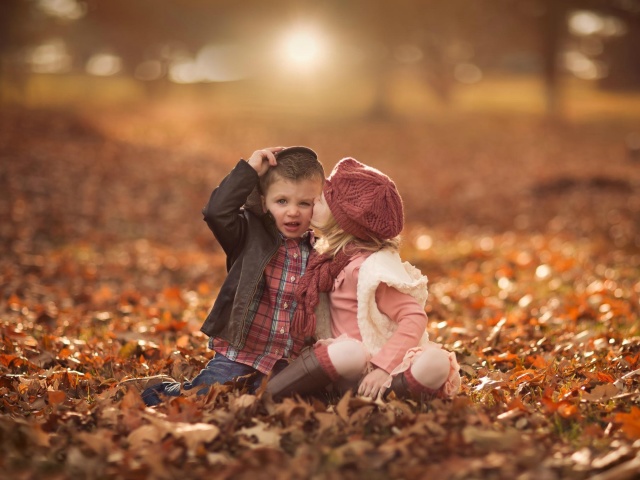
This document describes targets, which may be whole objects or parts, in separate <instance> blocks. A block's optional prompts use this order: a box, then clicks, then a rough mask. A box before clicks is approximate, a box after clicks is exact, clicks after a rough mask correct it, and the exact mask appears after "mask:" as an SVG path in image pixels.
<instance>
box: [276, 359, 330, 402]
mask: <svg viewBox="0 0 640 480" xmlns="http://www.w3.org/2000/svg"><path fill="white" fill-rule="evenodd" d="M316 352H317V354H316ZM326 355H327V353H326V347H324V348H323V347H321V348H318V349H313V348H305V349H304V350H303V351H302V353H301V354H300V356H299V357H298V358H296V359H295V360H294V361H293V362H291V363H290V364H289V365H288V366H287V367H285V369H284V370H282V371H281V372H280V373H278V374H277V375H275V376H274V377H272V378H271V379H270V380H269V381H268V382H267V387H266V390H265V393H269V394H270V395H271V397H272V398H273V399H274V400H279V399H281V398H283V397H287V396H291V395H294V394H298V395H305V394H310V393H316V392H318V391H320V390H321V389H323V388H324V387H326V386H327V385H329V384H330V383H332V381H334V379H335V378H336V376H337V375H336V373H334V372H330V371H327V370H331V368H332V366H331V363H330V361H329V360H328V357H327V359H326V361H325V362H322V363H324V364H326V365H327V366H326V367H323V366H322V365H321V360H319V358H318V356H320V357H322V356H326ZM334 371H335V369H334Z"/></svg>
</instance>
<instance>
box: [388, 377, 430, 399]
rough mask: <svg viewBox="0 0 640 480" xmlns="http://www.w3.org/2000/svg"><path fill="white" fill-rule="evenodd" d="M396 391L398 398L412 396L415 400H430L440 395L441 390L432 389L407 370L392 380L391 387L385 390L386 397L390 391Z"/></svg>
mask: <svg viewBox="0 0 640 480" xmlns="http://www.w3.org/2000/svg"><path fill="white" fill-rule="evenodd" d="M391 392H393V393H395V394H396V397H398V398H411V399H413V400H418V401H421V400H429V399H433V398H434V397H436V396H438V392H439V390H432V389H430V388H427V387H425V386H423V385H420V384H419V383H418V381H417V380H416V379H415V378H413V375H411V371H410V370H406V371H404V372H402V373H400V374H398V375H396V376H395V377H393V380H392V381H391V387H389V389H388V390H387V391H386V392H385V395H384V396H385V397H386V396H387V395H389V393H391Z"/></svg>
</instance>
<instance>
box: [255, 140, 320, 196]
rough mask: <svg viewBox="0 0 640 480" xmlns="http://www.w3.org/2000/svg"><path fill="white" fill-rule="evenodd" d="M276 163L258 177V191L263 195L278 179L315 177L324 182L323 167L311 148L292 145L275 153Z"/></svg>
mask: <svg viewBox="0 0 640 480" xmlns="http://www.w3.org/2000/svg"><path fill="white" fill-rule="evenodd" d="M276 160H277V162H278V164H277V165H276V166H275V167H271V168H269V170H267V172H266V173H265V174H264V175H263V176H262V177H260V193H261V194H262V195H264V194H265V193H266V192H267V190H269V187H270V186H271V185H272V184H273V183H274V182H275V181H276V180H278V179H285V180H290V181H292V182H299V181H300V180H314V179H317V180H318V181H319V182H320V183H324V168H323V167H322V164H321V163H320V162H319V161H318V157H317V156H316V155H315V153H313V151H312V150H310V149H308V148H305V147H292V148H289V149H285V150H283V151H282V152H280V153H279V154H278V155H276Z"/></svg>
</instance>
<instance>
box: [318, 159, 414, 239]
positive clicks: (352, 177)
mask: <svg viewBox="0 0 640 480" xmlns="http://www.w3.org/2000/svg"><path fill="white" fill-rule="evenodd" d="M323 193H324V198H325V200H326V201H327V205H329V209H330V210H331V213H332V215H333V217H334V218H335V219H336V222H337V223H338V225H339V226H340V228H342V229H343V230H344V231H346V232H348V233H350V234H352V235H354V236H355V237H356V238H359V239H361V240H368V239H369V238H370V237H375V238H379V239H381V240H388V239H391V238H393V237H395V236H397V235H399V234H400V232H401V231H402V227H403V225H404V214H403V208H402V198H400V194H399V193H398V190H397V189H396V185H395V183H393V180H391V179H390V178H389V177H388V176H386V175H385V174H384V173H382V172H380V171H379V170H376V169H375V168H372V167H369V166H367V165H363V164H362V163H360V162H358V161H357V160H355V159H353V158H344V159H342V160H340V162H338V164H337V165H336V166H335V167H334V169H333V171H332V172H331V175H330V176H329V178H327V180H326V182H325V184H324V189H323Z"/></svg>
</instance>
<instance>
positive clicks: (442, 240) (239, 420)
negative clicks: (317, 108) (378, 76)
mask: <svg viewBox="0 0 640 480" xmlns="http://www.w3.org/2000/svg"><path fill="white" fill-rule="evenodd" d="M0 122H1V125H0V192H1V193H0V253H1V254H0V328H1V329H2V344H1V347H0V373H1V374H2V376H1V378H0V393H1V395H2V400H1V403H0V451H2V455H1V456H0V468H2V470H3V471H4V472H5V473H7V474H9V475H10V476H11V477H12V478H55V479H65V478H178V477H180V476H184V475H185V474H187V475H189V477H190V478H194V479H195V478H210V477H213V478H234V479H235V478H252V479H254V478H283V479H287V478H318V479H322V478H327V479H333V478H363V477H366V478H371V479H383V478H442V479H444V478H451V479H468V478H504V479H513V478H521V479H561V478H562V479H564V478H576V479H582V478H599V479H625V478H636V477H635V475H637V474H636V472H637V471H638V470H639V469H640V397H639V396H640V390H639V387H640V364H639V359H640V323H639V321H638V311H639V307H640V305H639V299H640V281H639V278H640V223H639V220H640V164H638V163H636V161H637V160H639V159H638V158H637V156H638V155H639V154H640V152H638V151H637V150H636V143H637V142H636V143H634V142H635V140H634V139H636V140H637V139H638V138H640V123H638V122H635V123H634V122H631V121H626V122H613V121H608V122H607V121H600V122H581V123H577V122H575V123H568V122H553V123H551V122H547V121H543V120H541V119H536V118H522V117H517V118H479V117H478V116H457V117H456V118H445V119H438V120H437V121H435V120H421V121H418V120H407V119H400V120H396V121H380V120H377V121H367V120H357V121H349V122H347V121H345V120H339V121H333V122H328V121H326V122H319V121H314V122H311V121H306V120H305V121H298V120H295V121H294V120H291V119H273V118H270V119H259V118H245V119H230V118H220V117H217V116H216V115H215V114H213V113H211V112H205V111H204V110H193V109H191V110H186V109H180V108H176V107H173V108H168V107H166V108H158V107H156V108H150V107H147V108H136V109H131V110H130V111H127V112H124V111H122V110H114V111H106V110H105V111H102V112H92V111H79V112H69V111H64V112H63V111H44V110H32V111H26V110H21V109H5V110H3V111H2V112H1V113H0ZM274 144H281V145H293V144H305V145H309V146H311V147H313V148H315V149H316V150H317V151H318V152H319V154H320V157H321V159H322V160H323V162H324V164H325V167H326V168H327V170H329V169H330V168H331V167H332V166H333V165H334V164H335V163H336V161H338V160H339V159H340V158H341V157H343V156H346V155H352V156H354V157H356V158H358V159H360V160H362V161H364V162H365V163H370V164H372V165H374V166H377V167H378V168H381V169H382V170H384V171H385V172H388V173H389V174H390V175H391V176H392V177H393V178H394V179H396V181H397V183H398V186H399V188H400V191H401V193H402V195H403V197H404V199H405V202H406V209H407V228H406V229H405V232H404V245H403V256H404V257H405V258H406V259H407V260H410V261H411V262H413V263H415V264H416V265H418V266H419V267H420V268H421V269H422V271H423V272H424V273H425V274H427V275H428V276H429V278H430V285H431V287H430V298H429V302H428V306H427V311H428V313H429V318H430V323H429V333H430V335H431V337H432V339H435V340H436V341H439V342H442V343H444V344H445V345H446V346H447V347H448V348H450V349H452V350H454V351H455V352H456V354H457V356H458V360H459V362H460V364H461V366H462V375H463V383H464V385H463V389H462V391H461V392H460V395H459V396H458V397H457V398H455V399H454V400H452V401H440V400H436V401H433V402H429V403H416V402H413V401H400V400H397V399H390V400H389V401H387V402H374V401H371V400H369V399H363V398H356V397H353V396H351V395H347V396H345V397H343V398H336V399H335V401H333V402H331V403H329V404H325V403H322V402H320V401H307V402H305V401H300V400H286V401H284V402H282V403H277V404H274V403H272V402H270V401H269V400H268V399H266V398H263V397H262V396H261V395H257V396H254V395H249V394H247V393H245V392H243V391H240V390H237V389H234V388H233V387H232V386H228V385H224V386H216V387H214V388H213V389H212V390H211V392H210V393H209V394H208V395H207V396H204V397H194V396H190V397H184V398H176V399H173V400H171V401H169V402H167V403H166V404H164V405H162V406H160V407H158V408H155V409H148V408H145V406H144V404H143V403H142V401H141V399H140V396H139V393H138V391H137V390H136V389H135V388H131V387H126V386H123V385H121V384H120V382H122V381H124V380H126V379H129V378H132V377H138V376H148V375H155V374H160V373H164V374H169V375H172V376H173V377H174V378H177V379H185V378H191V377H193V375H194V374H195V373H197V372H198V371H199V369H200V368H202V367H203V365H204V364H205V362H206V361H207V359H208V358H210V352H208V351H207V350H206V348H205V345H206V338H205V337H204V336H203V335H202V334H201V333H200V332H199V327H200V325H201V323H202V321H203V319H204V317H205V316H206V314H207V312H208V309H209V308H210V306H211V304H212V302H213V300H214V298H215V296H216V292H217V290H218V288H219V286H220V284H221V281H222V279H223V278H224V274H225V271H224V258H223V257H222V255H221V252H220V250H219V248H218V247H217V245H216V243H215V241H214V239H213V237H212V236H211V234H210V233H209V232H208V230H207V229H206V226H205V224H204V222H202V220H201V215H200V209H201V207H202V206H203V205H204V203H205V202H206V200H207V198H208V195H209V192H210V190H211V188H212V187H213V186H215V185H216V183H217V182H218V181H219V180H220V179H221V178H222V176H223V175H224V174H225V173H226V171H227V170H229V168H230V167H231V166H232V165H233V164H234V163H235V162H236V161H237V160H238V158H239V157H240V156H242V155H245V156H246V155H249V154H250V153H251V152H252V151H253V150H254V149H256V148H259V147H262V146H267V145H274Z"/></svg>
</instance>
